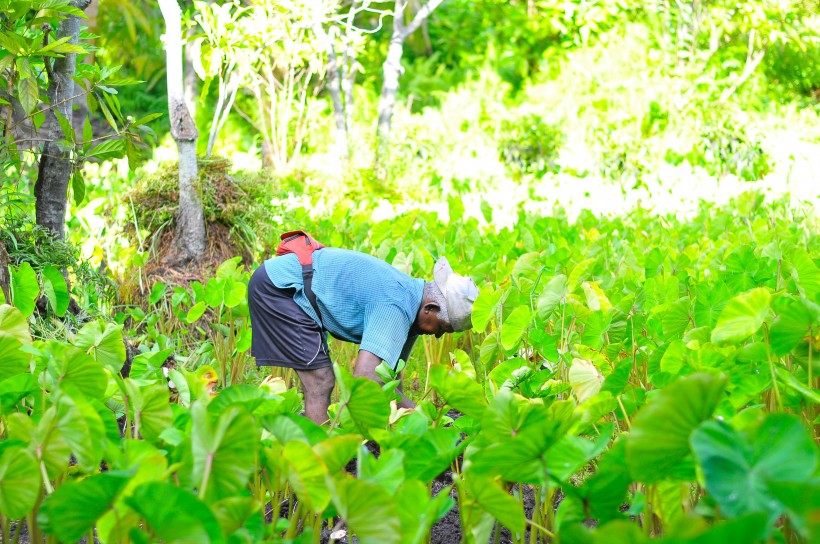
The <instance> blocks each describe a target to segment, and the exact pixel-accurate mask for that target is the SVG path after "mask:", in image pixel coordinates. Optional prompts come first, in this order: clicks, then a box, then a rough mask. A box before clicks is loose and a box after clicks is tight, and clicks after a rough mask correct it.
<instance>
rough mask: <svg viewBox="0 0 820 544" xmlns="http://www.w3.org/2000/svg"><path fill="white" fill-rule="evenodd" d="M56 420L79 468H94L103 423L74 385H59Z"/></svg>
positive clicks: (101, 443)
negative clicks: (60, 386) (61, 386)
mask: <svg viewBox="0 0 820 544" xmlns="http://www.w3.org/2000/svg"><path fill="white" fill-rule="evenodd" d="M57 421H58V423H57V426H58V428H59V429H60V431H61V432H62V433H63V437H64V438H65V441H66V442H67V443H68V445H69V447H70V448H71V452H72V453H73V454H74V456H75V457H76V458H77V464H78V465H79V466H80V468H82V469H83V470H84V471H86V472H95V471H97V469H98V468H99V465H100V461H101V460H102V456H103V451H104V450H103V448H104V440H105V425H104V424H103V422H102V419H100V415H99V414H98V413H97V411H96V410H95V409H94V407H93V406H91V403H89V402H88V401H87V400H85V398H84V397H83V396H82V394H81V393H79V392H78V391H76V389H74V388H72V387H68V386H66V387H64V388H62V389H61V392H60V395H59V397H58V398H57Z"/></svg>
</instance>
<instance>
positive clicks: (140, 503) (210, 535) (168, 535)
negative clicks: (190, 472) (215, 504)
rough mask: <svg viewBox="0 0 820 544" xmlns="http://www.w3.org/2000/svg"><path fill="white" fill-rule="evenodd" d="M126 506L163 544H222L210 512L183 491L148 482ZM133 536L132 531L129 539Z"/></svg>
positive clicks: (188, 492) (139, 488) (200, 502)
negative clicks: (140, 518) (142, 520)
mask: <svg viewBox="0 0 820 544" xmlns="http://www.w3.org/2000/svg"><path fill="white" fill-rule="evenodd" d="M125 503H126V504H127V505H128V506H130V507H131V508H133V509H134V510H135V511H136V512H137V513H139V515H140V516H141V517H142V518H143V519H144V520H145V522H146V523H147V524H148V526H149V527H150V528H151V532H152V533H153V534H154V535H156V537H158V538H160V539H162V541H163V542H167V543H169V544H171V543H186V544H188V543H190V544H196V543H201V544H208V543H210V544H220V543H222V542H225V538H224V537H223V536H222V529H221V528H220V526H219V522H218V521H217V520H216V517H215V516H214V514H213V512H211V510H210V509H209V508H208V507H207V506H205V504H203V503H202V501H200V500H199V499H197V498H196V496H194V494H193V493H191V492H190V491H188V490H186V489H181V488H179V487H176V486H174V485H171V484H170V483H165V482H148V483H145V484H143V485H141V486H139V487H137V488H136V489H135V490H134V494H133V495H131V497H129V498H127V499H125ZM169 505H173V507H172V508H169ZM133 534H134V533H133V531H132V537H133Z"/></svg>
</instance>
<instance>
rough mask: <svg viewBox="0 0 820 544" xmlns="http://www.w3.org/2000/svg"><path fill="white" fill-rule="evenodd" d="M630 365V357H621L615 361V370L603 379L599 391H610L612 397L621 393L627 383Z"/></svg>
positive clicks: (630, 370) (631, 364)
mask: <svg viewBox="0 0 820 544" xmlns="http://www.w3.org/2000/svg"><path fill="white" fill-rule="evenodd" d="M632 366H633V362H632V359H622V360H620V361H618V362H617V363H615V370H613V371H612V372H611V373H610V374H609V375H608V376H607V377H606V378H605V379H604V383H603V385H602V386H601V391H608V392H610V393H612V396H613V397H617V396H618V395H620V394H621V393H623V392H624V389H626V386H627V385H629V374H630V373H631V372H632Z"/></svg>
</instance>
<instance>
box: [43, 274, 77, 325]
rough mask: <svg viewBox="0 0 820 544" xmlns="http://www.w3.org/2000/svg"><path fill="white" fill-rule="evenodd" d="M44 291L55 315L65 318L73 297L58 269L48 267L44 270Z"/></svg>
mask: <svg viewBox="0 0 820 544" xmlns="http://www.w3.org/2000/svg"><path fill="white" fill-rule="evenodd" d="M43 291H45V294H46V298H48V302H49V304H51V309H52V310H54V313H55V314H57V316H58V317H63V316H64V315H65V313H66V310H68V303H69V300H70V298H71V297H70V296H69V294H68V286H67V285H66V281H65V278H64V277H63V275H62V273H61V272H60V270H59V269H57V267H54V266H51V265H48V266H46V267H45V268H44V269H43Z"/></svg>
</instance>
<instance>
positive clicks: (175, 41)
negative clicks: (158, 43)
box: [159, 0, 205, 266]
mask: <svg viewBox="0 0 820 544" xmlns="http://www.w3.org/2000/svg"><path fill="white" fill-rule="evenodd" d="M159 7H160V10H161V11H162V17H163V19H165V27H166V30H165V53H166V63H167V72H168V113H169V116H170V121H171V136H172V137H173V138H174V140H175V141H176V143H177V149H178V150H179V213H178V215H177V225H176V232H175V235H174V244H175V246H176V250H177V251H176V254H175V255H174V256H173V257H172V258H170V259H169V260H170V261H171V263H172V264H174V265H177V266H182V265H185V264H187V263H189V262H191V261H196V260H199V259H200V258H201V257H202V256H203V255H204V254H205V219H204V214H203V211H202V201H201V199H200V197H199V193H198V192H197V189H196V185H195V184H196V180H197V174H198V172H197V163H196V139H197V136H198V133H197V130H196V126H195V124H194V121H193V119H191V115H190V113H189V112H188V108H187V107H186V106H185V93H184V90H183V84H182V81H183V71H182V11H181V10H180V9H179V5H178V4H177V2H176V0H159Z"/></svg>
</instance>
